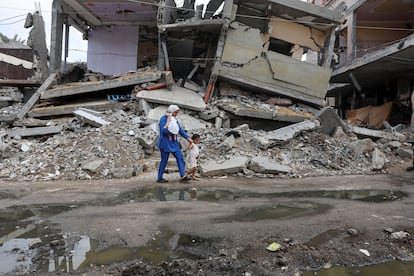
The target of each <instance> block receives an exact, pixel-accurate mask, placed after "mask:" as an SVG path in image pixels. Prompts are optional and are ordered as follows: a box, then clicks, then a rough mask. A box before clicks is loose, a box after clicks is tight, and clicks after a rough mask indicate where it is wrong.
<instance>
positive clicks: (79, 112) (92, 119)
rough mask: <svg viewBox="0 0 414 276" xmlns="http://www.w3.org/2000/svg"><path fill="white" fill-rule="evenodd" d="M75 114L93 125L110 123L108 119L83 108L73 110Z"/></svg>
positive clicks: (98, 125) (99, 125)
mask: <svg viewBox="0 0 414 276" xmlns="http://www.w3.org/2000/svg"><path fill="white" fill-rule="evenodd" d="M73 114H74V115H75V116H76V117H77V118H79V120H81V121H82V122H84V123H87V124H89V125H91V126H95V127H101V126H105V125H109V124H110V123H109V122H108V121H105V120H104V119H102V118H100V117H98V116H96V115H94V114H91V113H89V112H86V111H84V110H81V109H78V110H75V111H73Z"/></svg>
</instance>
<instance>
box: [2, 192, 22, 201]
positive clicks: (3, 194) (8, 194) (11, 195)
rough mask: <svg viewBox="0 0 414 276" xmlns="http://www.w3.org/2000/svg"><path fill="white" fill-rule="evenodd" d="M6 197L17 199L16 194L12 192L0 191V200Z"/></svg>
mask: <svg viewBox="0 0 414 276" xmlns="http://www.w3.org/2000/svg"><path fill="white" fill-rule="evenodd" d="M6 198H9V199H17V198H18V196H17V195H15V194H12V193H8V192H0V200H1V199H6Z"/></svg>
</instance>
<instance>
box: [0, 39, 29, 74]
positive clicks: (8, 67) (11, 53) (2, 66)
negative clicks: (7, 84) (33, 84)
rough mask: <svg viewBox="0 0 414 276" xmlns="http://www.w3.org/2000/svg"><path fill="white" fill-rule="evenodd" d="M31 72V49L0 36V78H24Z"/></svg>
mask: <svg viewBox="0 0 414 276" xmlns="http://www.w3.org/2000/svg"><path fill="white" fill-rule="evenodd" d="M33 74H34V70H33V50H32V49H31V48H30V47H29V46H27V45H25V44H23V43H21V42H18V41H14V40H10V41H8V42H5V41H3V40H1V38H0V79H10V80H12V79H14V80H26V79H28V78H30V77H32V76H33Z"/></svg>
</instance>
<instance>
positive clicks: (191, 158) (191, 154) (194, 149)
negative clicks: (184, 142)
mask: <svg viewBox="0 0 414 276" xmlns="http://www.w3.org/2000/svg"><path fill="white" fill-rule="evenodd" d="M191 140H193V142H192V143H190V144H189V145H188V162H189V164H188V165H189V166H188V170H187V171H186V172H187V174H188V175H191V178H192V179H193V180H196V176H195V174H196V172H197V169H198V164H197V163H198V155H199V149H198V145H197V144H198V143H200V135H198V134H193V136H192V137H191Z"/></svg>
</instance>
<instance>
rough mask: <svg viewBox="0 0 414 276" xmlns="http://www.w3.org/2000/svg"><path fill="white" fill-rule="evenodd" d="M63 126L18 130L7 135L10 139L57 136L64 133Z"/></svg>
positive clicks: (8, 131)
mask: <svg viewBox="0 0 414 276" xmlns="http://www.w3.org/2000/svg"><path fill="white" fill-rule="evenodd" d="M62 128H63V127H62V125H57V126H48V127H31V128H18V129H11V130H7V131H6V134H7V135H8V136H10V137H15V136H20V137H28V136H42V135H49V134H56V133H59V132H61V131H62Z"/></svg>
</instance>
